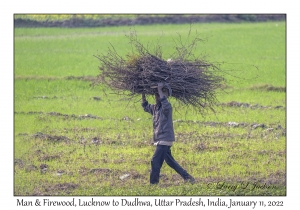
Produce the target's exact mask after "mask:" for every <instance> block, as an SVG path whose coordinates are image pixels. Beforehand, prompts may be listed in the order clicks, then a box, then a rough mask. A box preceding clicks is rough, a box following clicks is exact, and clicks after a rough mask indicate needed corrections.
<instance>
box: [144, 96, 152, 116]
mask: <svg viewBox="0 0 300 210" xmlns="http://www.w3.org/2000/svg"><path fill="white" fill-rule="evenodd" d="M142 107H143V108H144V111H145V112H149V113H150V114H151V115H153V112H152V105H151V104H149V103H148V101H147V99H146V96H145V93H142Z"/></svg>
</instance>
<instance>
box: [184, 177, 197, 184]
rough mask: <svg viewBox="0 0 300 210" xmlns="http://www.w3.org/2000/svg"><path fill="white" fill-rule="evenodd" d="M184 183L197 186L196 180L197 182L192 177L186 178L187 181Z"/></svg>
mask: <svg viewBox="0 0 300 210" xmlns="http://www.w3.org/2000/svg"><path fill="white" fill-rule="evenodd" d="M184 182H189V183H191V184H195V182H196V180H195V178H194V177H192V176H191V175H189V176H188V178H186V179H185V180H184Z"/></svg>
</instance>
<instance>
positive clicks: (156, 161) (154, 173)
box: [150, 145, 168, 184]
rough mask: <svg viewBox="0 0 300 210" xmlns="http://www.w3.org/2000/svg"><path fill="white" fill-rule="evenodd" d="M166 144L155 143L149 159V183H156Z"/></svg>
mask: <svg viewBox="0 0 300 210" xmlns="http://www.w3.org/2000/svg"><path fill="white" fill-rule="evenodd" d="M167 149H168V148H167V146H164V145H157V146H156V150H155V153H154V155H153V156H152V159H151V173H150V184H158V182H159V173H160V169H161V166H162V164H163V162H164V159H165V156H166V151H167Z"/></svg>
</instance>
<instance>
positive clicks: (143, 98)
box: [142, 93, 146, 103]
mask: <svg viewBox="0 0 300 210" xmlns="http://www.w3.org/2000/svg"><path fill="white" fill-rule="evenodd" d="M142 101H143V103H144V102H146V96H145V93H142Z"/></svg>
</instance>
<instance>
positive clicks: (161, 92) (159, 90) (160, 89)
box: [157, 82, 164, 98]
mask: <svg viewBox="0 0 300 210" xmlns="http://www.w3.org/2000/svg"><path fill="white" fill-rule="evenodd" d="M163 87H164V83H161V82H160V83H158V84H157V90H158V94H159V97H160V98H162V97H163V96H164V94H163V91H162V89H163Z"/></svg>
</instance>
